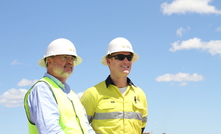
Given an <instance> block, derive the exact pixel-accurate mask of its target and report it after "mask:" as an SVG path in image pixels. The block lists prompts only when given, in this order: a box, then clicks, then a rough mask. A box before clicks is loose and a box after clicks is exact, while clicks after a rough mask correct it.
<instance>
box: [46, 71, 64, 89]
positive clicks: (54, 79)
mask: <svg viewBox="0 0 221 134" xmlns="http://www.w3.org/2000/svg"><path fill="white" fill-rule="evenodd" d="M44 77H48V78H50V79H51V80H52V81H54V82H55V83H56V84H57V85H58V86H59V87H60V88H61V89H62V90H63V91H64V90H65V85H66V86H67V84H62V82H61V81H60V80H58V79H57V78H55V77H54V76H52V75H50V74H49V73H45V75H44Z"/></svg>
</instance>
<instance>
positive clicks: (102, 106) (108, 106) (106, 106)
mask: <svg viewBox="0 0 221 134" xmlns="http://www.w3.org/2000/svg"><path fill="white" fill-rule="evenodd" d="M115 107H116V103H115V101H112V100H110V99H108V100H102V101H100V102H99V103H98V106H97V108H98V110H99V111H100V110H101V111H103V110H107V111H108V110H112V109H114V108H115Z"/></svg>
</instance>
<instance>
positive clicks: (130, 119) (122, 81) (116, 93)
mask: <svg viewBox="0 0 221 134" xmlns="http://www.w3.org/2000/svg"><path fill="white" fill-rule="evenodd" d="M138 58H139V56H138V55H137V54H136V53H135V52H134V51H133V48H132V45H131V43H130V42H129V41H128V40H127V39H125V38H122V37H118V38H115V39H113V40H112V41H111V42H110V43H109V45H108V48H107V52H106V55H105V56H103V57H102V59H101V63H102V64H103V65H106V66H108V67H109V70H110V75H109V76H108V77H107V78H106V80H104V81H102V82H100V83H98V84H97V85H95V86H93V87H91V88H89V89H87V90H86V91H85V92H84V94H83V96H82V97H81V102H82V104H83V105H84V107H85V109H86V112H87V116H88V120H89V122H90V123H91V125H92V127H93V129H94V131H95V132H96V133H98V134H142V133H143V131H144V129H145V126H146V122H147V115H148V110H147V101H146V96H145V93H144V92H143V90H142V89H141V88H139V87H137V86H135V85H134V84H133V83H132V81H131V80H130V79H129V78H128V77H127V76H128V74H129V73H130V71H131V68H132V63H134V62H135V61H137V60H138Z"/></svg>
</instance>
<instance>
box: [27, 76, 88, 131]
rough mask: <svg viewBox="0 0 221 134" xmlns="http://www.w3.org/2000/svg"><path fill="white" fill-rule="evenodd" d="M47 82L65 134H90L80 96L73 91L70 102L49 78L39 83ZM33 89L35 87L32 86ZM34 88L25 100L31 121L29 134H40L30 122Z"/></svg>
mask: <svg viewBox="0 0 221 134" xmlns="http://www.w3.org/2000/svg"><path fill="white" fill-rule="evenodd" d="M42 81H43V82H46V83H47V84H48V85H49V86H50V87H51V91H52V93H53V95H54V97H55V100H56V102H57V104H58V108H59V113H60V119H59V125H60V126H61V128H62V130H63V131H64V133H65V134H74V133H76V134H88V127H87V124H86V117H85V115H84V107H83V106H82V104H81V102H80V101H79V99H78V96H77V95H76V94H75V93H74V92H73V91H72V90H71V92H70V94H71V98H72V100H69V99H68V97H67V96H66V94H64V92H63V91H62V90H61V89H60V87H59V86H58V85H57V84H56V83H54V82H53V81H52V80H51V79H49V78H48V77H44V78H43V79H41V80H39V81H38V82H42ZM32 88H33V86H32ZM32 88H31V89H30V90H29V91H28V92H27V93H26V95H25V98H24V106H25V111H26V115H27V118H28V120H29V123H28V124H29V134H38V130H37V127H36V126H35V124H34V123H32V122H31V120H30V112H29V107H28V95H29V93H30V91H31V90H32Z"/></svg>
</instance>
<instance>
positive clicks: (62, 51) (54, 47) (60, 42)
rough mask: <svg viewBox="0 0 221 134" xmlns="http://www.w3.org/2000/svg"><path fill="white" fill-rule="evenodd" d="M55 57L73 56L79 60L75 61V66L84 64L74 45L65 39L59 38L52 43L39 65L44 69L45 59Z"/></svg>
mask: <svg viewBox="0 0 221 134" xmlns="http://www.w3.org/2000/svg"><path fill="white" fill-rule="evenodd" d="M55 55H72V56H75V57H76V58H77V60H75V61H74V66H76V65H78V64H80V63H81V62H82V58H81V57H79V56H78V55H77V51H76V48H75V46H74V44H73V43H72V42H71V41H70V40H68V39H65V38H58V39H56V40H54V41H52V42H51V43H50V44H49V45H48V47H47V50H46V54H45V55H44V57H43V58H42V59H40V60H39V61H38V64H39V65H40V66H42V67H46V63H45V58H47V57H50V56H55Z"/></svg>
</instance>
